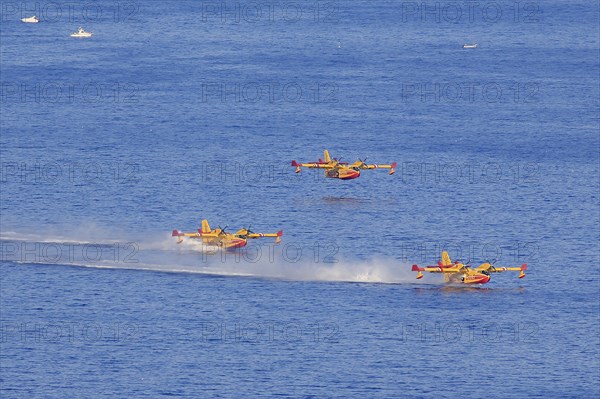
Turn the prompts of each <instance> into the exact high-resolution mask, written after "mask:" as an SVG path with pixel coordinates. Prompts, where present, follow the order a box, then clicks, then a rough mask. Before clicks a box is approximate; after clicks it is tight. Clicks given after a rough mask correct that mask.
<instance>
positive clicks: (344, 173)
mask: <svg viewBox="0 0 600 399" xmlns="http://www.w3.org/2000/svg"><path fill="white" fill-rule="evenodd" d="M366 160H367V159H366V158H365V159H359V160H357V161H356V162H354V163H348V162H341V158H339V159H336V158H331V156H330V155H329V151H327V150H325V151H324V153H323V159H319V161H318V162H309V163H298V162H296V160H293V161H292V166H294V167H295V168H296V173H300V172H301V170H302V168H309V169H315V168H316V169H325V177H328V178H331V179H340V180H351V179H356V178H357V177H359V176H360V171H361V170H369V169H389V170H390V172H389V174H390V175H393V174H394V173H395V172H396V166H397V163H396V162H394V163H392V164H367V163H366Z"/></svg>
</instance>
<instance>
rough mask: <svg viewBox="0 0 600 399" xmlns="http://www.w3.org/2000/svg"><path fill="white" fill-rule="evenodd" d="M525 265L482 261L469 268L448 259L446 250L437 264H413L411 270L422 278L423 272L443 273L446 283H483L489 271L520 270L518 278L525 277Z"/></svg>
mask: <svg viewBox="0 0 600 399" xmlns="http://www.w3.org/2000/svg"><path fill="white" fill-rule="evenodd" d="M525 270H527V265H526V264H525V263H523V265H521V267H494V265H493V264H492V263H489V262H486V263H482V264H481V265H480V266H479V267H477V268H471V267H469V266H468V262H467V265H465V264H462V263H460V262H458V261H454V263H452V261H451V260H450V256H449V255H448V252H446V251H443V252H442V261H441V262H439V261H438V265H437V266H425V267H419V266H417V265H413V267H412V271H413V272H418V273H417V279H421V278H423V272H429V273H444V281H445V282H447V283H464V284H485V283H487V282H488V281H490V273H502V272H508V271H511V272H512V271H514V272H520V273H519V278H523V277H525Z"/></svg>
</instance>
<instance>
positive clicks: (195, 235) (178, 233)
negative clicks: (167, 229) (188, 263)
mask: <svg viewBox="0 0 600 399" xmlns="http://www.w3.org/2000/svg"><path fill="white" fill-rule="evenodd" d="M171 236H172V237H177V244H181V243H182V242H183V237H191V238H200V234H199V233H182V232H181V231H179V230H173V232H172V233H171Z"/></svg>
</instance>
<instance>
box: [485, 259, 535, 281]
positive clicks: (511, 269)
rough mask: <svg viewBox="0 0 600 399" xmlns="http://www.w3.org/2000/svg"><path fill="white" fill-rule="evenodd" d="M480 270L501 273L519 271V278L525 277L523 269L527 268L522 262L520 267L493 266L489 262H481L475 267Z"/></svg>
mask: <svg viewBox="0 0 600 399" xmlns="http://www.w3.org/2000/svg"><path fill="white" fill-rule="evenodd" d="M475 270H477V271H480V272H483V271H485V272H487V273H503V272H520V273H519V278H523V277H525V270H527V264H526V263H523V264H522V265H521V266H520V267H495V266H494V265H492V264H490V263H487V262H486V263H482V264H481V265H480V266H479V267H478V268H477V269H475Z"/></svg>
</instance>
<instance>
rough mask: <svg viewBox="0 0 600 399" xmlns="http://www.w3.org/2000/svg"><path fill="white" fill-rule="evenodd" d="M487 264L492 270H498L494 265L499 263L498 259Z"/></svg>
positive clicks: (488, 261)
mask: <svg viewBox="0 0 600 399" xmlns="http://www.w3.org/2000/svg"><path fill="white" fill-rule="evenodd" d="M486 262H487V263H489V264H490V269H491V270H496V268H495V267H494V264H496V262H498V259H494V261H493V262H492V261H490V260H486Z"/></svg>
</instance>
